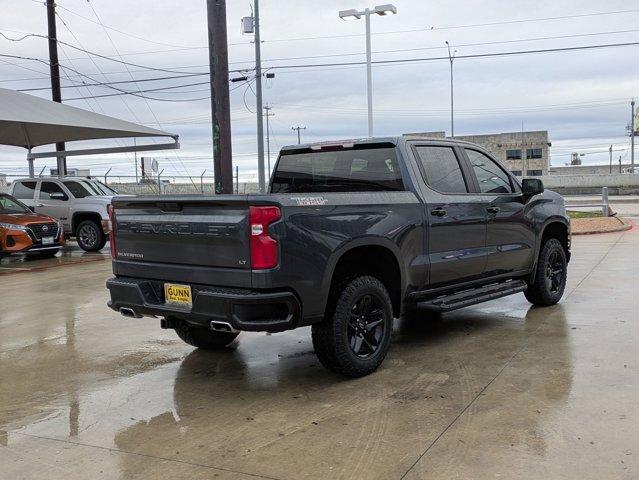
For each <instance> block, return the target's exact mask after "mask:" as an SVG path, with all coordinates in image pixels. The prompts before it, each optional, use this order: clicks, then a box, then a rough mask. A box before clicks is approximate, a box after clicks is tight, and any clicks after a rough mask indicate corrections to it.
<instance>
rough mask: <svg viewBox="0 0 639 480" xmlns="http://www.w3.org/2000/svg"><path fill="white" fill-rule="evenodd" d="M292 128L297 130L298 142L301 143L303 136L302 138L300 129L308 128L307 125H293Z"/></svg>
mask: <svg viewBox="0 0 639 480" xmlns="http://www.w3.org/2000/svg"><path fill="white" fill-rule="evenodd" d="M291 130H297V144H298V145H299V144H300V143H302V142H301V138H300V130H306V127H300V126H299V125H298V126H297V127H291Z"/></svg>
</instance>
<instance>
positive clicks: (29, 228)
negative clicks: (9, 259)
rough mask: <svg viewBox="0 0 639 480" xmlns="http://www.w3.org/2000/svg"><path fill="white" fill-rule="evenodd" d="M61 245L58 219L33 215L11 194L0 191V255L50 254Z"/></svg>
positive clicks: (60, 230) (48, 255)
mask: <svg viewBox="0 0 639 480" xmlns="http://www.w3.org/2000/svg"><path fill="white" fill-rule="evenodd" d="M63 245H64V232H63V231H62V224H61V223H60V222H59V221H57V220H56V219H54V218H52V217H49V216H47V215H38V214H35V213H33V212H32V211H31V210H30V209H29V207H27V206H26V205H25V204H24V203H22V202H20V201H19V200H17V199H15V198H14V197H12V196H11V195H7V194H6V193H0V257H2V256H4V255H7V254H10V253H26V254H27V255H33V256H36V255H37V256H41V257H52V256H54V255H55V254H56V253H57V252H58V250H60V248H61V247H62V246H63Z"/></svg>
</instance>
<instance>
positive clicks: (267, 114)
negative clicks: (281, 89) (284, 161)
mask: <svg viewBox="0 0 639 480" xmlns="http://www.w3.org/2000/svg"><path fill="white" fill-rule="evenodd" d="M271 110H273V107H269V106H268V104H267V105H266V106H265V107H264V116H265V117H266V161H267V171H266V175H267V177H268V178H269V179H270V178H271V131H270V129H269V125H268V117H272V116H273V115H275V114H274V113H271Z"/></svg>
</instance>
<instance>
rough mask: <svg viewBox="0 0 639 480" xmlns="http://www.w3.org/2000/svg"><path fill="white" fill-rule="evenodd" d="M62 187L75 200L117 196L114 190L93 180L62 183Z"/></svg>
mask: <svg viewBox="0 0 639 480" xmlns="http://www.w3.org/2000/svg"><path fill="white" fill-rule="evenodd" d="M64 186H65V187H67V188H68V189H69V191H70V192H71V193H72V194H73V196H74V197H75V198H84V197H94V196H99V195H108V196H111V195H117V193H116V192H115V191H114V190H111V189H110V188H109V187H107V186H106V185H104V184H103V183H101V182H98V181H95V180H93V181H87V180H67V181H65V182H64Z"/></svg>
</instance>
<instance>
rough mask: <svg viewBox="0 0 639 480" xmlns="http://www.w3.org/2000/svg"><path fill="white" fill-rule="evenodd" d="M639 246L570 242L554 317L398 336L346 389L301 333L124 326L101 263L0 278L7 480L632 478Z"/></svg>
mask: <svg viewBox="0 0 639 480" xmlns="http://www.w3.org/2000/svg"><path fill="white" fill-rule="evenodd" d="M638 246H639V234H638V233H637V232H636V231H632V232H627V233H623V234H612V235H600V236H597V237H583V238H579V239H576V240H575V246H574V254H573V262H572V263H571V266H570V272H569V275H570V282H569V287H568V289H567V295H568V296H567V297H566V298H565V299H564V300H563V301H562V303H561V304H559V305H557V306H556V307H552V308H546V309H539V308H531V307H530V305H529V304H528V303H527V302H526V301H525V299H524V297H523V295H517V296H513V297H510V298H506V299H501V300H496V301H493V302H490V303H487V304H484V305H480V306H476V307H470V308H466V309H463V310H460V311H457V312H452V313H449V314H446V315H443V316H440V317H436V316H430V317H428V316H424V318H410V319H401V320H398V321H397V323H396V328H395V331H394V336H393V344H392V347H391V351H390V354H389V356H388V358H387V359H386V361H385V362H384V364H383V366H382V368H381V369H380V370H379V371H378V372H377V373H375V374H373V375H371V376H369V377H366V378H362V379H358V380H346V379H343V378H340V377H338V376H336V375H334V374H332V373H330V372H328V371H326V370H324V369H323V368H322V367H321V366H320V365H319V362H318V361H317V359H316V358H315V356H314V354H313V350H312V345H311V341H310V332H309V331H308V329H300V330H296V331H292V332H285V333H281V334H276V335H266V334H247V333H243V334H242V335H240V337H239V340H238V341H237V342H235V343H234V344H233V345H232V347H231V348H229V349H227V350H225V351H222V352H205V351H199V350H194V349H193V348H192V347H189V346H187V345H185V344H183V343H182V342H181V341H179V339H178V338H177V336H175V335H174V334H173V332H171V331H165V330H161V329H160V328H159V325H158V321H157V320H154V319H141V320H135V319H128V318H124V317H121V316H119V315H117V314H116V313H114V312H112V311H110V310H109V309H108V308H106V306H105V303H106V298H107V292H106V290H105V289H104V280H105V279H106V278H107V277H108V276H109V274H110V264H109V262H95V263H89V264H78V265H73V266H71V267H69V268H67V269H57V268H53V269H48V270H44V271H33V272H23V273H20V274H15V275H5V276H3V277H2V279H1V280H0V285H1V290H2V296H1V297H0V366H1V369H0V465H2V467H1V468H0V478H1V479H5V478H6V479H15V478H48V479H51V478H64V479H74V478H145V479H146V478H149V479H155V478H171V479H175V478H185V479H186V478H189V479H193V478H196V479H198V478H211V477H213V476H215V478H230V479H245V478H278V479H297V478H309V479H316V478H326V479H334V478H349V479H360V478H366V479H370V478H379V479H391V478H397V479H399V478H411V479H415V478H429V479H430V478H436V479H440V478H441V479H449V478H494V477H501V478H518V479H520V478H544V477H546V478H593V479H594V478H597V479H603V478H605V479H614V478H635V476H633V475H635V473H634V472H636V469H637V467H639V465H638V462H637V461H636V456H637V455H639V438H638V436H637V433H636V431H637V425H638V420H639V411H638V409H637V400H636V399H637V394H638V393H639V383H638V382H637V375H636V369H637V363H636V358H637V354H636V341H635V339H636V338H637V335H638V333H639V332H638V328H639V326H637V324H636V322H634V319H635V318H636V317H637V302H636V300H635V296H636V292H637V287H638V286H639V278H637V275H636V267H637V264H636V261H634V260H632V259H633V258H635V257H634V254H635V253H634V252H636V250H637V247H638ZM2 266H5V263H4V261H3V264H2ZM61 274H62V275H61Z"/></svg>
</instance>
